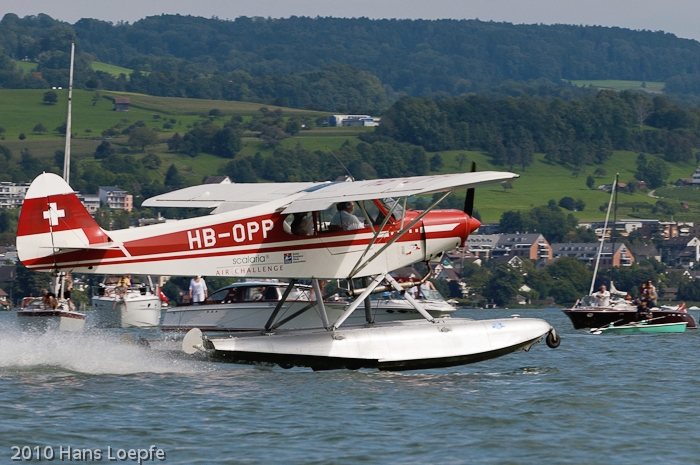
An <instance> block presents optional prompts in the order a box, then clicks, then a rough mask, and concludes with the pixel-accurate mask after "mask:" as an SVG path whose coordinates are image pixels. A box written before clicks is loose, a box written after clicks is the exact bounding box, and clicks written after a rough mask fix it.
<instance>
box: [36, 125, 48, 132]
mask: <svg viewBox="0 0 700 465" xmlns="http://www.w3.org/2000/svg"><path fill="white" fill-rule="evenodd" d="M46 131H48V129H46V126H44V125H43V124H41V123H38V124H37V125H36V126H34V129H32V132H46Z"/></svg>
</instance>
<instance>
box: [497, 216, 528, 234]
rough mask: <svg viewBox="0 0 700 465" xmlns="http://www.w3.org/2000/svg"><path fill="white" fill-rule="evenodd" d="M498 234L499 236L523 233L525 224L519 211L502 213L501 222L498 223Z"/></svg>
mask: <svg viewBox="0 0 700 465" xmlns="http://www.w3.org/2000/svg"><path fill="white" fill-rule="evenodd" d="M498 232H500V233H501V234H512V233H517V232H525V224H524V223H523V218H522V215H521V214H520V211H513V210H509V211H507V212H503V214H502V215H501V220H500V221H499V222H498Z"/></svg>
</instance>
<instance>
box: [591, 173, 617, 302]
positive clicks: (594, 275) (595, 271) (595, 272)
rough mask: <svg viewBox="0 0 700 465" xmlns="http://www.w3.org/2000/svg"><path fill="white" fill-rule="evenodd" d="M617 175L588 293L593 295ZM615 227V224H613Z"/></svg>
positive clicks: (615, 183) (614, 183)
mask: <svg viewBox="0 0 700 465" xmlns="http://www.w3.org/2000/svg"><path fill="white" fill-rule="evenodd" d="M617 177H618V175H617V174H616V175H615V182H613V185H612V189H611V191H610V202H608V213H606V215H605V226H603V236H602V237H601V238H600V246H599V248H598V257H597V258H596V260H595V269H594V270H593V279H591V290H590V291H589V292H588V295H593V289H594V288H595V280H596V277H597V276H598V265H600V256H601V255H603V243H604V242H605V233H606V232H607V230H608V220H609V219H610V208H612V204H613V199H614V198H615V193H616V191H617ZM613 227H614V226H613Z"/></svg>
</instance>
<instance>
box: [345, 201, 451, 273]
mask: <svg viewBox="0 0 700 465" xmlns="http://www.w3.org/2000/svg"><path fill="white" fill-rule="evenodd" d="M451 193H452V191H448V192H445V193H444V194H443V195H442V197H440V198H439V199H437V200H436V201H435V202H433V203H432V204H430V206H429V207H428V208H426V209H425V210H424V211H423V213H421V214H420V215H418V216H417V217H416V218H415V219H414V220H413V221H411V222H410V223H409V224H408V226H406V227H405V228H403V229H402V230H401V231H399V232H397V233H396V235H395V236H394V237H392V238H391V239H389V240H388V241H387V242H386V243H385V244H384V246H383V247H382V248H381V249H379V250H378V251H377V252H376V253H375V254H374V255H372V256H371V257H370V258H369V259H367V260H365V262H364V263H362V264H361V265H360V264H359V263H358V265H356V266H355V268H354V269H353V270H352V272H351V273H350V276H349V278H348V279H352V278H353V276H355V275H356V274H357V273H359V272H360V271H362V269H363V268H364V267H366V266H367V265H368V264H369V263H370V262H371V261H372V260H374V259H375V258H377V257H378V256H379V255H380V254H381V253H382V252H384V251H385V250H386V249H387V248H389V247H390V246H391V245H392V244H393V243H394V242H396V241H397V240H399V239H401V237H402V236H403V235H404V234H406V232H407V231H408V230H409V229H411V228H412V227H413V226H414V225H415V224H416V223H418V222H419V221H420V220H422V219H423V217H424V216H425V215H427V214H428V213H430V212H431V211H432V210H433V209H434V208H435V207H437V206H438V204H439V203H440V202H442V201H443V200H445V198H446V197H447V196H448V195H450V194H451ZM396 204H398V202H396V203H395V204H394V205H396ZM388 216H389V215H387V217H388ZM382 226H383V225H382ZM373 242H374V241H372V242H370V243H369V245H368V246H367V250H366V251H365V252H367V251H368V250H369V248H370V247H371V246H372V243H373ZM362 256H363V257H364V254H362Z"/></svg>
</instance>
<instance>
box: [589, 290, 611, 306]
mask: <svg viewBox="0 0 700 465" xmlns="http://www.w3.org/2000/svg"><path fill="white" fill-rule="evenodd" d="M593 297H594V298H595V301H594V302H593V306H595V307H609V306H610V291H608V290H607V288H606V287H605V286H600V289H599V290H598V292H596V293H595V294H593Z"/></svg>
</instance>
